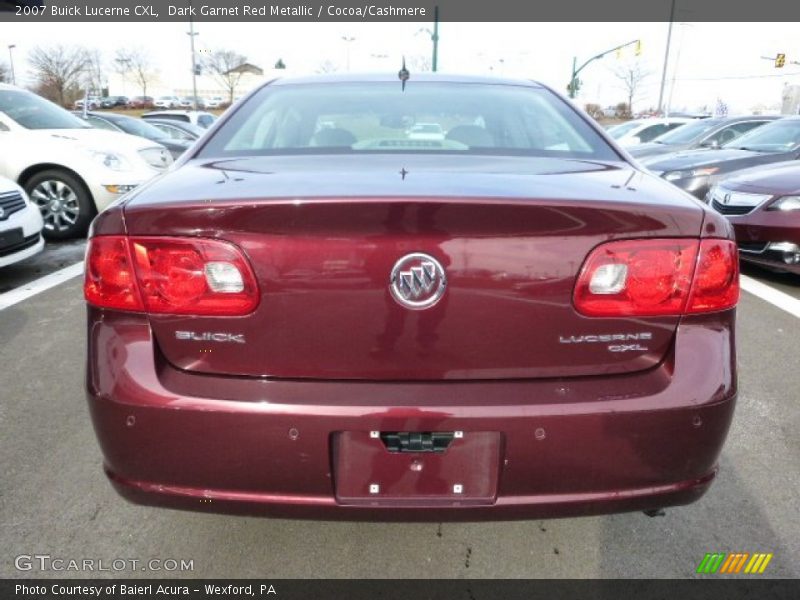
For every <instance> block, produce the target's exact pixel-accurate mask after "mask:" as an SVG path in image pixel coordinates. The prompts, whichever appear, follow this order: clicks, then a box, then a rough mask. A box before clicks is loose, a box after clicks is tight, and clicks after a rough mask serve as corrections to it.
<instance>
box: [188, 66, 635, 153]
mask: <svg viewBox="0 0 800 600" xmlns="http://www.w3.org/2000/svg"><path fill="white" fill-rule="evenodd" d="M369 152H381V153H386V152H403V153H440V152H448V153H473V154H493V155H512V156H552V157H569V158H585V159H602V160H619V156H618V155H617V154H616V153H615V152H614V150H613V149H612V148H611V147H610V146H609V145H608V144H607V143H606V142H605V141H604V140H603V139H602V138H601V137H600V135H598V134H597V132H595V131H594V129H592V127H590V126H589V125H588V124H587V123H586V122H585V121H584V120H583V119H582V118H581V117H580V116H579V115H578V114H577V113H576V112H575V111H574V110H573V109H572V108H571V107H570V106H569V105H568V104H567V103H566V102H564V101H563V100H561V99H560V98H558V97H557V96H556V95H554V94H553V93H552V92H550V91H548V90H546V89H541V88H533V87H526V86H512V85H499V84H471V83H441V82H417V83H415V82H413V81H410V82H409V83H408V84H407V85H406V88H405V91H403V90H402V88H401V86H400V83H399V82H397V83H388V82H387V83H383V82H380V83H375V82H370V83H308V84H292V85H276V86H266V87H264V88H262V89H261V90H260V91H259V92H258V93H256V94H255V95H254V96H252V97H250V98H249V99H248V100H247V101H246V102H245V104H244V105H243V106H242V107H241V108H240V109H239V110H237V111H236V113H234V115H233V116H232V117H231V118H230V120H228V121H227V122H226V123H225V124H224V125H223V126H222V127H221V128H220V129H219V130H218V131H217V132H216V133H215V134H214V135H213V137H212V138H211V139H210V140H209V142H208V143H207V144H206V145H205V146H204V148H203V149H202V151H201V152H200V154H199V156H202V157H226V156H247V155H256V156H259V155H284V154H304V153H306V154H334V153H336V154H342V153H345V154H359V153H369Z"/></svg>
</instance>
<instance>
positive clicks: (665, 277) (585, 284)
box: [574, 239, 739, 317]
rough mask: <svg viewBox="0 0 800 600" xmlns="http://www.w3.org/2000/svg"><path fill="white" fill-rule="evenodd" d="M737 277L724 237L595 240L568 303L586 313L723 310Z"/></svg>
mask: <svg viewBox="0 0 800 600" xmlns="http://www.w3.org/2000/svg"><path fill="white" fill-rule="evenodd" d="M698 253H699V256H698ZM693 281H694V284H693ZM738 281H739V272H738V255H737V253H736V245H735V244H734V243H733V242H731V241H729V240H717V239H708V240H702V241H698V240H688V239H646V240H621V241H614V242H608V243H606V244H602V245H600V246H598V247H597V248H595V249H594V250H593V251H592V253H591V254H590V255H589V257H588V258H587V259H586V262H585V263H584V265H583V268H582V269H581V272H580V275H579V277H578V282H577V284H576V286H575V293H574V304H575V308H576V309H577V311H578V312H580V313H581V314H584V315H587V316H591V317H617V316H660V315H681V314H684V313H687V312H706V311H713V310H723V309H725V308H731V307H732V306H735V305H736V302H737V300H738V297H739V284H738Z"/></svg>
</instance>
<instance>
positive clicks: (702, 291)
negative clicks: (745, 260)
mask: <svg viewBox="0 0 800 600" xmlns="http://www.w3.org/2000/svg"><path fill="white" fill-rule="evenodd" d="M737 302H739V251H738V249H737V248H736V244H734V243H733V242H731V241H730V240H713V239H712V240H703V241H702V242H700V256H699V257H698V258H697V270H696V271H695V273H694V282H693V283H692V293H691V295H690V296H689V305H688V306H687V308H686V312H688V313H697V312H711V311H714V310H724V309H726V308H732V307H734V306H736V303H737Z"/></svg>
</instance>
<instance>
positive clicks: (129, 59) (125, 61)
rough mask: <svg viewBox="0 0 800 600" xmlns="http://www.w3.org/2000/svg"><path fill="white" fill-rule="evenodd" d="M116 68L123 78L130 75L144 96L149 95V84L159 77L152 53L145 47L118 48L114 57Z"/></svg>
mask: <svg viewBox="0 0 800 600" xmlns="http://www.w3.org/2000/svg"><path fill="white" fill-rule="evenodd" d="M114 64H115V67H114V70H115V71H116V72H117V73H119V75H120V76H121V77H122V78H123V79H127V78H128V77H130V78H131V79H132V80H133V82H134V83H135V84H136V85H138V86H139V88H140V89H141V90H142V96H147V86H149V85H150V84H151V83H153V82H154V81H155V80H156V79H157V78H158V71H157V70H156V68H155V66H154V65H153V61H152V59H151V58H150V54H149V53H148V52H147V50H145V49H144V48H133V49H122V48H120V49H119V50H117V54H116V56H115V58H114Z"/></svg>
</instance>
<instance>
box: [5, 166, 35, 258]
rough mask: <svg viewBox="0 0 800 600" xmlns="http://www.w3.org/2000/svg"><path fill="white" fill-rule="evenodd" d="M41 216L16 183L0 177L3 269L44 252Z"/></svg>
mask: <svg viewBox="0 0 800 600" xmlns="http://www.w3.org/2000/svg"><path fill="white" fill-rule="evenodd" d="M42 226H43V222H42V215H41V213H39V210H38V209H37V208H36V206H34V205H33V204H31V201H30V200H29V199H28V195H27V194H26V193H25V190H23V189H22V188H21V187H19V186H18V185H17V184H16V183H14V182H13V181H11V180H9V179H6V178H5V177H0V267H5V266H6V265H11V264H13V263H16V262H19V261H21V260H24V259H26V258H28V257H30V256H33V255H34V254H37V253H39V252H41V251H42V248H44V239H42Z"/></svg>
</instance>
